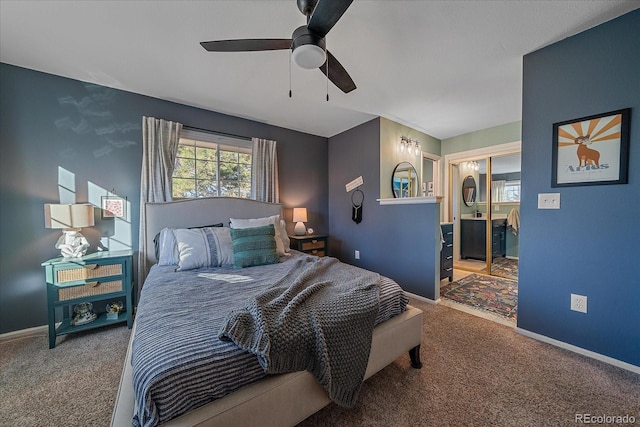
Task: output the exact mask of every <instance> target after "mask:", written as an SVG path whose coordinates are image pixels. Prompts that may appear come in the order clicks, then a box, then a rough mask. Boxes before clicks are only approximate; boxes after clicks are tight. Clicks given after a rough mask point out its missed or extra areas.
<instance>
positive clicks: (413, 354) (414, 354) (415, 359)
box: [409, 345, 422, 369]
mask: <svg viewBox="0 0 640 427" xmlns="http://www.w3.org/2000/svg"><path fill="white" fill-rule="evenodd" d="M409 357H410V358H411V367H412V368H415V369H420V368H422V362H420V345H417V346H415V347H413V348H412V349H411V350H409Z"/></svg>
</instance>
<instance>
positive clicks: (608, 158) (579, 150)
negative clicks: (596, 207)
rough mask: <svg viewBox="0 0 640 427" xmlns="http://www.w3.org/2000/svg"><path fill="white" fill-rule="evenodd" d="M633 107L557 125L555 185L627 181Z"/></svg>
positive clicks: (552, 179)
mask: <svg viewBox="0 0 640 427" xmlns="http://www.w3.org/2000/svg"><path fill="white" fill-rule="evenodd" d="M630 115H631V109H630V108H625V109H623V110H617V111H610V112H608V113H604V114H597V115H595V116H588V117H582V118H579V119H574V120H568V121H565V122H559V123H554V124H553V151H552V162H551V163H552V168H551V186H552V187H570V186H578V185H604V184H626V183H627V181H628V169H629V122H630V120H629V118H630Z"/></svg>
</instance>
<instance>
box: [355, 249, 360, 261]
mask: <svg viewBox="0 0 640 427" xmlns="http://www.w3.org/2000/svg"><path fill="white" fill-rule="evenodd" d="M355 257H356V259H360V251H358V250H356V253H355Z"/></svg>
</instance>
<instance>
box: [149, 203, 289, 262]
mask: <svg viewBox="0 0 640 427" xmlns="http://www.w3.org/2000/svg"><path fill="white" fill-rule="evenodd" d="M144 207H145V210H144V216H145V222H146V228H145V230H144V233H145V242H146V253H145V256H146V259H147V265H148V266H151V265H153V264H155V263H156V257H155V252H154V244H153V239H154V237H155V236H156V234H158V233H159V232H160V230H162V229H163V228H165V227H170V228H188V227H201V226H206V225H213V224H217V223H223V224H225V226H226V225H228V224H229V218H262V217H266V216H271V215H281V214H282V205H281V204H279V203H265V202H258V201H256V200H249V199H238V198H235V197H204V198H199V199H185V200H176V201H173V202H164V203H145V205H144Z"/></svg>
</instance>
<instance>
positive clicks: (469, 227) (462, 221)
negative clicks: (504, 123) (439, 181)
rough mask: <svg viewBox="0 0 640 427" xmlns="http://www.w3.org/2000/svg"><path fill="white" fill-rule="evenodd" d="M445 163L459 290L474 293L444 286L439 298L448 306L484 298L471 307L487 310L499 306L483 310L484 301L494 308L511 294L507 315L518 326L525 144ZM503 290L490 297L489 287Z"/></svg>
mask: <svg viewBox="0 0 640 427" xmlns="http://www.w3.org/2000/svg"><path fill="white" fill-rule="evenodd" d="M445 163H446V165H447V167H446V169H445V175H446V176H445V187H446V189H445V194H446V195H447V199H448V203H447V204H446V205H445V206H444V215H443V221H445V222H451V223H453V228H454V245H453V249H454V256H453V278H454V281H456V283H458V285H459V286H460V287H462V286H470V289H471V290H467V289H465V291H464V292H462V291H460V289H452V288H451V286H449V285H447V284H442V287H443V288H444V289H443V290H441V293H440V295H441V296H442V298H443V301H444V302H445V303H446V304H447V305H449V303H450V301H447V299H448V298H452V296H456V293H457V294H458V295H457V297H458V299H460V298H462V299H468V298H467V297H468V296H469V295H470V294H471V293H473V292H477V293H478V295H479V294H481V293H482V294H483V296H482V297H479V298H478V299H476V300H473V298H471V300H472V301H471V304H470V305H472V306H473V307H472V309H479V310H483V309H489V310H488V311H491V310H492V309H494V308H495V307H487V306H484V307H483V306H482V305H483V304H484V303H485V302H486V303H487V304H488V305H494V302H495V301H496V300H500V299H501V297H502V296H505V295H506V297H505V299H504V301H505V304H506V310H507V312H509V311H510V310H512V311H513V316H507V317H509V319H508V322H510V324H513V322H514V321H515V315H516V313H517V278H518V262H519V225H520V224H519V222H520V221H519V210H520V201H519V198H520V180H521V178H520V143H519V142H516V143H511V144H504V145H501V146H495V147H488V148H485V149H481V150H473V151H469V152H464V153H455V154H453V155H448V156H445ZM503 285H504V287H505V288H504V290H502V288H498V290H497V291H496V292H495V295H497V296H496V298H494V297H492V296H491V295H488V293H489V289H490V288H492V287H495V286H503ZM455 286H456V285H454V288H455ZM463 294H464V295H463ZM507 294H509V295H507ZM483 298H484V299H483ZM453 299H455V298H453ZM457 302H458V303H459V301H457ZM465 303H466V302H465ZM455 305H458V306H459V304H455ZM456 308H459V307H456ZM485 311H486V310H485ZM474 314H475V313H474ZM507 314H508V313H507ZM499 315H500V316H504V312H501V313H499ZM483 317H485V316H483ZM492 320H496V319H492ZM501 320H504V317H503V318H502V319H501ZM496 321H498V320H496Z"/></svg>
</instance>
